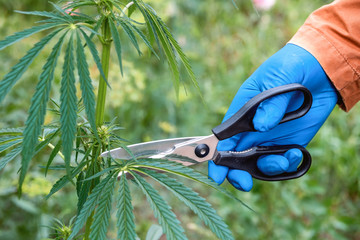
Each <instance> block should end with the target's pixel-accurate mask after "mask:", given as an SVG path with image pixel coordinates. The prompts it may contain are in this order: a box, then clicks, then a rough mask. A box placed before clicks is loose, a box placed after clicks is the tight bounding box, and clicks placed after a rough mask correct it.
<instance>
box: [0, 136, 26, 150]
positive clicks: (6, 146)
mask: <svg viewBox="0 0 360 240" xmlns="http://www.w3.org/2000/svg"><path fill="white" fill-rule="evenodd" d="M22 142H23V139H22V138H20V139H17V140H14V141H10V142H8V143H5V144H2V145H1V146H0V153H2V152H4V151H6V150H8V149H10V148H12V147H15V146H16V145H19V144H20V143H22Z"/></svg>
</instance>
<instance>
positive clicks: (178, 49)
mask: <svg viewBox="0 0 360 240" xmlns="http://www.w3.org/2000/svg"><path fill="white" fill-rule="evenodd" d="M158 21H159V24H160V25H161V26H162V29H163V30H164V32H165V33H166V35H167V38H168V39H169V41H170V42H171V44H172V46H173V47H174V48H175V50H176V52H177V53H178V55H179V57H180V60H181V62H182V63H183V65H184V67H185V69H186V71H187V73H188V75H189V76H190V79H191V81H192V83H193V85H194V86H195V88H196V90H197V91H198V92H200V87H199V85H198V83H197V81H196V77H195V74H194V72H193V70H192V68H191V66H190V63H189V60H188V59H187V57H186V55H185V54H184V52H183V51H182V49H181V47H180V46H179V44H178V43H177V41H176V40H175V39H174V37H173V36H172V35H171V33H170V31H169V29H168V28H167V26H166V25H165V23H164V22H163V21H162V20H161V19H160V18H158Z"/></svg>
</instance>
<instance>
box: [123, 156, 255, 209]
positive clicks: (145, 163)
mask: <svg viewBox="0 0 360 240" xmlns="http://www.w3.org/2000/svg"><path fill="white" fill-rule="evenodd" d="M127 166H128V168H129V169H134V170H136V169H137V168H139V167H145V168H151V169H154V170H160V171H164V172H168V173H172V174H175V175H178V176H181V177H184V178H188V179H191V180H193V181H196V182H199V183H202V184H204V185H206V186H208V187H211V188H213V189H216V190H218V191H220V192H222V193H224V194H225V195H226V196H228V197H229V198H231V199H233V200H235V201H237V202H239V203H241V204H242V205H244V206H245V207H247V208H248V209H250V210H252V209H251V208H250V207H249V206H247V205H246V204H245V203H244V202H243V201H241V200H240V199H238V198H236V197H234V195H232V194H231V193H229V192H228V191H227V190H226V189H224V188H223V187H221V186H219V185H218V184H217V183H215V182H214V181H212V180H210V179H209V178H208V176H207V175H204V174H202V173H200V172H197V171H195V170H194V169H192V168H189V167H185V166H184V165H182V164H180V163H177V162H173V161H169V160H166V159H151V161H149V159H138V160H137V161H136V162H132V163H130V164H128V165H127Z"/></svg>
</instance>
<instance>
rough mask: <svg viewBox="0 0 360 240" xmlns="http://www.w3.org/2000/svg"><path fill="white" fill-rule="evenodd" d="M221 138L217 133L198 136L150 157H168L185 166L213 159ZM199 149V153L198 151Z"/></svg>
mask: <svg viewBox="0 0 360 240" xmlns="http://www.w3.org/2000/svg"><path fill="white" fill-rule="evenodd" d="M218 142H219V140H218V139H217V138H216V136H215V135H213V134H212V135H209V136H205V137H197V138H194V139H190V140H188V141H186V142H180V143H178V144H175V145H174V147H173V148H171V149H169V150H167V151H164V152H160V153H157V154H154V155H152V156H149V158H167V159H169V160H172V161H175V162H179V163H181V164H183V165H185V166H190V165H193V164H197V163H201V162H204V161H208V160H212V159H213V158H214V156H215V152H216V146H217V144H218ZM197 151H198V153H196V152H197Z"/></svg>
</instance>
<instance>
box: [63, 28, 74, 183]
mask: <svg viewBox="0 0 360 240" xmlns="http://www.w3.org/2000/svg"><path fill="white" fill-rule="evenodd" d="M73 52H74V46H73V33H71V37H70V40H69V42H68V46H67V48H66V53H65V59H64V66H63V72H62V79H61V88H60V93H61V95H60V100H61V104H60V114H61V116H60V122H61V140H62V145H63V154H64V157H65V166H66V171H67V173H68V175H69V176H70V160H71V152H72V150H73V145H74V144H73V142H74V138H75V133H76V118H77V115H76V111H77V97H76V87H75V76H74V65H75V64H74V54H73Z"/></svg>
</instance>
